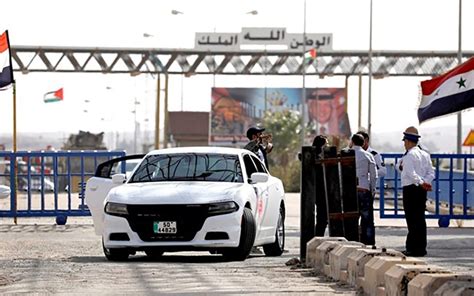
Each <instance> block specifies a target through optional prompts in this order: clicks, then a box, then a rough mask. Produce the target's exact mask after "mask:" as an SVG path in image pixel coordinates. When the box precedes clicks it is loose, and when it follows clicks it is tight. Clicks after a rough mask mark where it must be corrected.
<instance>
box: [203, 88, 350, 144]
mask: <svg viewBox="0 0 474 296" xmlns="http://www.w3.org/2000/svg"><path fill="white" fill-rule="evenodd" d="M302 91H303V90H302V88H224V87H214V88H212V103H211V104H212V105H211V143H210V144H211V145H242V144H244V143H246V142H247V141H248V140H247V138H246V136H245V132H246V131H247V129H248V128H249V127H250V126H253V125H258V124H261V122H262V121H263V117H264V116H265V114H267V115H270V114H271V113H274V112H281V111H283V110H290V111H294V112H298V113H299V114H301V109H302V108H301V95H302ZM306 104H307V112H308V113H307V116H306V118H307V120H308V121H309V122H308V123H309V124H310V125H311V137H312V136H314V135H316V134H324V135H328V136H336V137H341V138H348V137H350V135H351V131H350V125H349V118H348V116H347V97H346V90H345V89H344V88H306Z"/></svg>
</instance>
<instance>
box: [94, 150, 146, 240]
mask: <svg viewBox="0 0 474 296" xmlns="http://www.w3.org/2000/svg"><path fill="white" fill-rule="evenodd" d="M144 156H145V155H144V154H136V155H128V156H124V157H118V158H114V159H111V160H108V161H106V162H103V163H101V164H99V165H98V166H97V169H96V171H95V174H94V177H92V178H90V179H89V180H88V181H87V183H86V193H85V195H86V196H85V200H86V204H87V206H88V207H89V210H90V212H91V215H92V220H93V222H94V229H95V233H96V234H97V235H102V228H103V221H104V200H105V198H106V196H107V194H108V193H109V191H110V189H112V188H114V187H116V186H119V185H117V184H113V182H112V176H113V175H115V174H120V173H121V174H125V173H126V170H125V168H126V163H127V161H130V160H136V159H142V158H143V157H144Z"/></svg>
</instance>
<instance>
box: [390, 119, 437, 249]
mask: <svg viewBox="0 0 474 296" xmlns="http://www.w3.org/2000/svg"><path fill="white" fill-rule="evenodd" d="M403 135H404V136H403V142H404V146H405V149H406V153H405V155H404V156H403V157H402V159H401V161H400V163H399V165H397V168H398V169H399V170H400V171H401V182H402V187H403V208H404V211H405V219H406V221H407V227H408V235H407V239H406V243H405V248H406V250H405V251H403V253H404V254H405V255H407V256H416V257H422V256H425V255H426V245H427V235H426V220H425V209H426V198H427V192H428V191H431V182H432V181H433V179H434V170H433V167H432V165H431V158H430V156H429V154H428V153H427V152H425V151H423V150H421V149H420V148H419V147H418V140H419V138H420V135H419V134H418V130H417V129H416V128H415V127H412V126H411V127H409V128H407V129H406V130H405V132H404V133H403Z"/></svg>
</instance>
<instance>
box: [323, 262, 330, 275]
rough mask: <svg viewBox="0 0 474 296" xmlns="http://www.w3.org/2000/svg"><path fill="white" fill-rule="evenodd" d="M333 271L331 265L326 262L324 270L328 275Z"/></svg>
mask: <svg viewBox="0 0 474 296" xmlns="http://www.w3.org/2000/svg"><path fill="white" fill-rule="evenodd" d="M330 271H331V266H329V265H326V264H324V267H323V272H324V274H325V275H328V274H329V273H330Z"/></svg>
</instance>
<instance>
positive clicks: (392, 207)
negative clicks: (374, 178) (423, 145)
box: [379, 154, 474, 219]
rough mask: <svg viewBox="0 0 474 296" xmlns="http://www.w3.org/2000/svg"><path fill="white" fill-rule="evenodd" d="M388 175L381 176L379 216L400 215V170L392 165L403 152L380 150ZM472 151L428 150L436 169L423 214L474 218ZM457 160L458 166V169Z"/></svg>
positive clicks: (436, 216) (398, 216) (399, 216)
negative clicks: (448, 151)
mask: <svg viewBox="0 0 474 296" xmlns="http://www.w3.org/2000/svg"><path fill="white" fill-rule="evenodd" d="M382 157H383V159H384V162H385V164H386V167H387V175H386V176H385V178H381V180H380V184H379V186H380V188H379V193H380V217H381V218H403V217H404V216H405V215H404V211H403V202H402V187H401V181H400V173H399V172H398V171H397V170H396V169H395V165H396V164H397V163H398V161H399V160H400V159H401V157H402V154H382ZM473 159H474V154H431V160H432V162H433V167H434V169H435V179H434V180H433V182H432V185H433V190H432V191H430V192H428V202H427V211H428V212H429V214H427V215H426V218H434V219H474V171H473V170H472V161H473ZM459 161H460V163H461V165H462V166H461V169H457V168H456V167H457V163H458V162H459Z"/></svg>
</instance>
